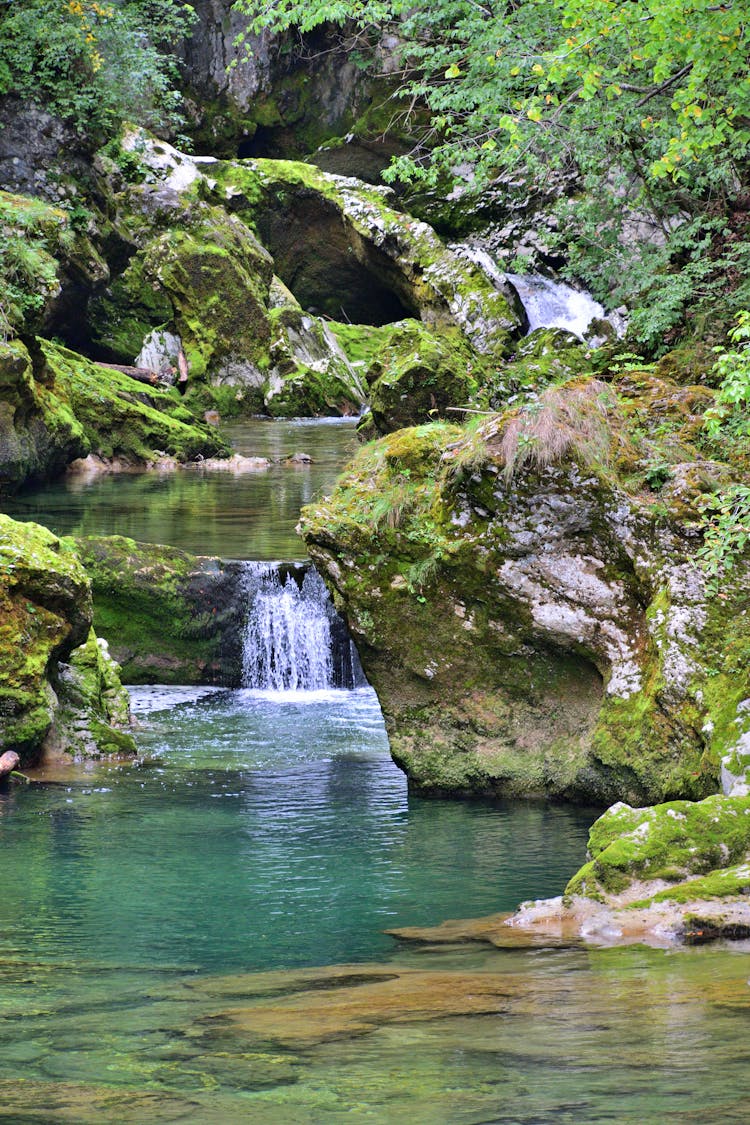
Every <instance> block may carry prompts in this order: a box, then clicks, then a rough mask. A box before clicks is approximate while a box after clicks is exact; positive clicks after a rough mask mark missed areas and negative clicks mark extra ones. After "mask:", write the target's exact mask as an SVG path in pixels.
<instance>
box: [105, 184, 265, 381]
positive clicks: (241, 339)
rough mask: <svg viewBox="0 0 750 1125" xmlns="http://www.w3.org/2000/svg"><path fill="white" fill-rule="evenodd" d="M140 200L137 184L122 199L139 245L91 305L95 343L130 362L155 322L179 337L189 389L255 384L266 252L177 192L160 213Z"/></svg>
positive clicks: (228, 218)
mask: <svg viewBox="0 0 750 1125" xmlns="http://www.w3.org/2000/svg"><path fill="white" fill-rule="evenodd" d="M147 201H149V195H148V194H147V193H146V192H145V190H144V189H141V190H140V191H139V192H138V193H137V194H136V193H135V192H134V191H131V192H130V193H128V195H127V196H126V197H125V198H124V199H122V200H121V201H120V206H121V208H122V209H123V211H124V217H123V222H124V223H125V224H126V225H127V224H128V222H129V223H130V225H131V230H132V231H133V235H132V236H133V238H135V239H136V241H137V244H138V247H139V248H138V250H137V252H136V254H135V255H134V256H133V257H132V258H131V259H130V261H129V262H128V264H127V266H126V268H125V270H124V271H123V272H122V273H121V274H120V275H119V276H118V277H117V278H116V279H115V280H114V281H113V283H112V284H111V285H110V286H109V288H108V289H107V290H105V291H104V292H103V293H102V294H101V296H99V297H98V298H97V299H96V300H95V301H93V302H92V303H91V305H90V310H89V320H90V324H91V332H92V336H93V339H94V341H95V343H96V344H97V346H98V347H99V348H100V349H101V353H102V354H105V355H106V356H107V357H108V358H110V359H113V360H115V361H117V362H120V363H132V362H133V361H134V360H135V358H136V356H137V355H138V353H139V352H140V350H141V348H142V346H143V341H144V338H145V337H146V336H147V335H148V334H149V333H150V332H151V331H152V330H153V329H155V328H161V329H168V330H169V331H170V332H173V333H175V334H176V335H177V336H179V338H180V340H181V342H182V347H183V348H184V352H185V356H186V358H187V364H188V370H189V383H188V389H189V387H190V384H191V383H193V382H202V381H208V382H211V381H216V382H223V381H227V379H229V378H231V379H232V380H233V381H234V382H235V383H236V384H237V386H238V388H239V389H240V390H241V389H243V387H244V386H245V385H246V386H248V387H250V388H253V387H255V386H257V384H258V381H259V379H260V380H261V381H262V375H260V373H261V372H263V371H265V370H267V368H268V363H269V355H268V349H269V342H270V333H269V326H268V320H267V314H268V307H267V305H268V287H269V284H270V281H271V276H272V263H271V258H270V255H269V254H268V252H267V251H266V250H265V249H264V248H263V247H262V246H261V245H260V243H259V242H258V240H257V238H256V237H255V236H254V235H253V233H252V231H250V230H249V228H248V227H247V226H246V225H245V224H244V223H243V222H241V221H240V220H239V219H238V218H236V217H234V216H232V215H230V214H228V213H227V212H226V211H225V210H223V209H222V208H220V207H212V206H209V205H208V204H205V203H202V202H201V201H200V200H195V199H191V198H188V199H185V200H183V198H182V197H181V196H177V202H176V203H175V204H174V206H173V207H171V208H170V209H169V210H168V211H167V213H166V215H163V214H162V213H161V212H157V214H156V216H154V215H153V213H152V212H151V211H148V210H147V213H146V218H145V219H144V217H143V210H141V211H139V210H138V209H139V208H141V209H143V208H147V207H148V206H150V201H149V202H148V203H147ZM134 216H135V218H134ZM165 224H166V228H165Z"/></svg>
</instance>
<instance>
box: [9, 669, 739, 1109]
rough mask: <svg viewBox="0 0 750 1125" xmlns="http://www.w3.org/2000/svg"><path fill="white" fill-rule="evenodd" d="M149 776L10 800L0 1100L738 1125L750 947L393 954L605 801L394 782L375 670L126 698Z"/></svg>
mask: <svg viewBox="0 0 750 1125" xmlns="http://www.w3.org/2000/svg"><path fill="white" fill-rule="evenodd" d="M135 698H136V704H137V708H138V712H139V715H140V719H141V723H142V724H143V725H142V727H141V729H140V731H139V733H138V738H139V742H140V744H141V747H142V751H143V758H142V760H141V762H140V764H139V765H137V766H132V765H127V766H126V765H121V766H113V765H88V766H85V767H83V766H81V767H64V768H62V769H61V770H58V772H57V773H56V774H55V773H52V772H51V771H50V772H48V773H47V775H46V777H47V780H46V781H43V782H42V783H40V784H38V785H35V786H33V787H31V788H28V789H13V790H11V791H9V792H7V793H5V794H2V795H0V841H1V843H2V855H3V862H4V870H5V873H6V877H5V879H4V885H3V897H2V907H1V909H0V1119H4V1120H9V1121H13V1122H35V1123H39V1125H48V1123H49V1122H57V1121H61V1122H63V1121H64V1122H76V1123H84V1125H89V1123H101V1122H112V1123H117V1125H119V1123H121V1122H133V1123H146V1122H148V1123H151V1122H186V1123H190V1125H200V1123H204V1122H205V1123H206V1125H233V1123H235V1122H236V1123H240V1122H246V1121H252V1122H254V1123H255V1122H260V1123H266V1122H268V1123H270V1125H276V1123H278V1125H287V1123H289V1122H293V1123H310V1125H314V1123H318V1122H329V1121H330V1122H339V1121H342V1122H343V1121H346V1122H349V1121H352V1120H353V1121H358V1120H363V1121H368V1122H375V1123H378V1125H391V1123H400V1122H405V1123H407V1122H408V1123H409V1125H422V1123H423V1125H453V1123H455V1122H458V1123H466V1125H469V1123H472V1125H480V1123H490V1122H497V1123H506V1122H507V1123H519V1125H532V1123H535V1125H539V1123H543V1122H555V1123H557V1122H563V1123H565V1122H570V1123H571V1125H572V1123H576V1125H578V1123H580V1122H587V1123H588V1122H633V1123H636V1122H637V1123H639V1125H644V1123H645V1125H657V1123H658V1125H661V1123H662V1122H665V1121H672V1120H675V1121H677V1120H679V1121H680V1122H696V1123H697V1122H701V1123H703V1122H706V1121H708V1120H710V1121H712V1122H732V1121H737V1122H739V1121H743V1122H744V1121H745V1120H746V1105H745V1099H744V1088H745V1076H746V1065H747V1048H746V1046H745V1041H746V1030H747V1021H748V1018H749V1017H750V989H749V988H748V975H749V974H750V947H749V946H748V945H747V943H746V944H745V945H744V946H737V947H735V948H734V949H732V950H728V949H724V948H718V947H715V948H710V949H683V950H675V951H660V950H646V949H640V948H630V949H612V950H590V949H588V950H587V949H583V948H557V947H555V946H554V945H552V946H550V947H549V948H544V947H539V948H531V949H530V948H513V947H512V939H511V946H510V947H509V948H507V949H495V948H492V947H489V946H483V945H480V944H475V943H466V944H461V943H456V944H454V945H449V946H436V945H432V946H431V945H418V946H406V945H403V944H400V943H397V942H396V941H395V939H393V938H391V937H388V936H387V935H386V934H384V933H383V932H382V931H383V929H384V928H387V927H394V926H398V925H409V924H432V923H437V922H440V921H442V920H444V919H445V918H446V917H450V916H453V917H456V916H458V917H461V916H464V917H465V916H469V915H476V914H484V913H488V912H494V911H497V910H502V909H510V908H512V907H513V906H515V905H516V903H517V902H518V901H519V900H520V899H523V898H526V897H529V896H540V895H548V894H551V893H554V892H555V891H557V890H558V889H559V888H560V886H562V885H563V884H564V883H565V880H566V879H567V877H568V876H569V875H570V874H571V872H572V871H573V870H574V869H575V868H576V867H577V866H578V864H579V863H580V860H581V857H582V855H583V851H584V848H585V837H586V831H587V827H588V824H589V822H590V821H591V819H592V817H593V816H594V815H595V811H596V810H584V809H575V808H566V807H564V806H551V805H546V804H542V803H539V804H523V803H509V804H503V803H485V802H448V801H426V800H419V799H415V798H412V797H409V796H408V794H407V791H406V785H405V781H404V778H403V775H402V774H401V773H400V772H399V771H398V770H397V769H396V767H395V766H394V765H393V764H392V762H391V760H390V758H389V756H388V754H387V747H386V741H385V736H384V732H383V728H382V722H381V719H380V714H379V711H378V708H377V704H376V701H375V699H374V697H373V695H372V693H371V692H370V691H369V689H364V690H357V691H353V692H344V691H335V692H334V691H331V692H322V693H318V694H314V695H308V696H306V697H300V696H294V695H286V696H273V695H270V694H263V693H256V692H250V691H225V690H223V689H213V690H212V689H208V690H203V691H201V690H200V689H164V688H143V689H137V691H136V693H135Z"/></svg>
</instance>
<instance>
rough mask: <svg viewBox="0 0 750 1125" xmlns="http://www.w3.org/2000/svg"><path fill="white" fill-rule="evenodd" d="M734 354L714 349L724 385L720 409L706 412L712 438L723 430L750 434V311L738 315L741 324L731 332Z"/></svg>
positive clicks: (719, 395)
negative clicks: (747, 410)
mask: <svg viewBox="0 0 750 1125" xmlns="http://www.w3.org/2000/svg"><path fill="white" fill-rule="evenodd" d="M729 339H730V341H731V342H732V343H733V344H737V345H739V346H738V347H737V348H735V349H734V350H733V351H725V350H724V349H723V348H714V352H715V353H716V356H717V359H716V363H715V364H714V368H713V370H714V372H715V373H716V374H717V375H719V376H720V378H721V383H720V384H719V387H718V388H717V391H716V406H715V407H712V408H711V409H710V410H707V411H706V414H705V427H706V432H707V433H708V435H709V437H712V438H716V437H719V435H720V433H721V431H722V429H724V428H727V427H728V428H730V429H731V430H732V431H733V432H734V433H735V434H748V433H750V420H749V419H748V416H747V412H746V409H743V408H746V407H747V406H748V405H750V312H747V311H746V310H745V311H743V312H741V313H739V314H738V315H737V323H736V324H735V327H734V328H733V329H732V331H731V332H730V333H729Z"/></svg>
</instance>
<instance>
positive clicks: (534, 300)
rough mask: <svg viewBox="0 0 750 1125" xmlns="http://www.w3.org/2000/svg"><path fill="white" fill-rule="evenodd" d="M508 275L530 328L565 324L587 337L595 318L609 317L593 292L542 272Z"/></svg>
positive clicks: (574, 332)
mask: <svg viewBox="0 0 750 1125" xmlns="http://www.w3.org/2000/svg"><path fill="white" fill-rule="evenodd" d="M506 276H507V278H508V281H510V282H511V283H512V285H513V288H514V289H515V291H516V293H518V296H519V297H520V299H521V302H522V304H523V307H524V309H525V310H526V316H527V317H528V319H529V328H528V330H529V332H533V331H534V330H535V329H536V328H564V329H565V330H566V331H567V332H572V333H573V335H575V336H578V337H580V338H581V339H583V337H584V336H585V335H586V332H587V330H588V327H589V325H590V324H591V322H592V320H604V319H605V318H606V313H605V311H604V308H603V306H602V305H600V304H599V302H598V301H595V300H594V298H593V297H592V296H591V294H590V293H584V292H582V291H581V290H579V289H573V288H572V287H571V286H570V285H565V284H564V283H563V282H561V281H552V280H551V279H550V278H548V277H542V275H541V274H527V275H525V276H521V275H520V274H515V273H509V274H507V275H506Z"/></svg>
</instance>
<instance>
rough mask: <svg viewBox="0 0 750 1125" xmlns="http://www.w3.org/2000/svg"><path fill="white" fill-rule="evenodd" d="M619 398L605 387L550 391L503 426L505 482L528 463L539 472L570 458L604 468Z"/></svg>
mask: <svg viewBox="0 0 750 1125" xmlns="http://www.w3.org/2000/svg"><path fill="white" fill-rule="evenodd" d="M616 410H617V399H616V397H615V394H614V392H613V391H612V389H611V388H610V387H608V386H607V384H606V383H602V382H600V381H599V380H598V379H591V380H589V381H588V382H587V383H583V384H574V385H572V386H571V385H570V384H568V386H563V387H548V388H547V390H546V391H543V392H542V394H541V395H540V396H539V399H538V401H537V402H536V403H534V404H533V405H532V406H529V407H526V409H525V410H522V411H521V412H520V413H519V414H516V415H515V416H514V417H513V418H510V419H509V420H508V421H507V423H506V424H505V426H504V427H503V432H502V436H501V438H500V444H499V453H500V456H501V457H502V460H503V462H504V464H505V478H506V480H511V479H512V478H513V476H514V475H515V474H516V473H517V472H518V471H519V470H520V469H521V468H523V466H524V465H526V464H532V465H534V466H536V467H537V468H544V466H545V465H554V464H559V463H560V462H561V461H562V460H563V459H564V458H565V457H566V456H568V455H569V454H572V455H574V456H575V457H577V458H578V459H580V460H581V461H583V463H584V464H585V465H588V466H592V465H606V464H607V463H608V462H609V459H610V452H611V448H612V431H613V422H614V414H615V413H616Z"/></svg>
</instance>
